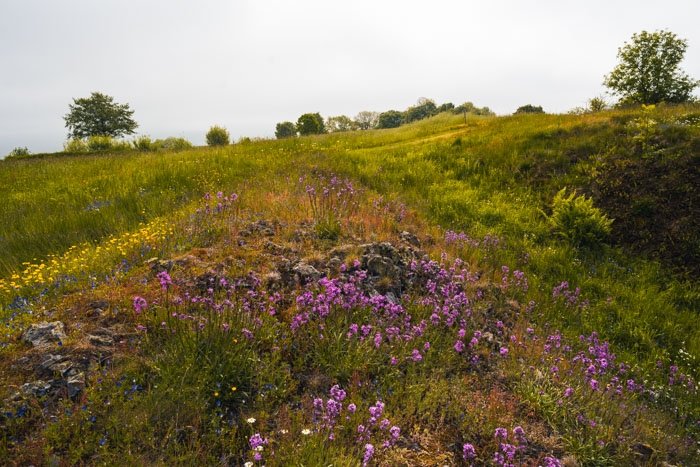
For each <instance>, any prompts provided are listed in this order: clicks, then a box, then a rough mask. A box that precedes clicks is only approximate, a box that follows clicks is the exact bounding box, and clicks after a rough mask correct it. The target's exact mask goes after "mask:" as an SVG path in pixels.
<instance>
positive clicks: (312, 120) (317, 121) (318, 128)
mask: <svg viewBox="0 0 700 467" xmlns="http://www.w3.org/2000/svg"><path fill="white" fill-rule="evenodd" d="M297 131H298V132H299V134H300V135H302V136H305V135H315V134H321V133H325V132H326V130H325V125H324V124H323V117H321V114H319V113H314V114H311V113H308V114H304V115H302V116H301V117H299V120H297Z"/></svg>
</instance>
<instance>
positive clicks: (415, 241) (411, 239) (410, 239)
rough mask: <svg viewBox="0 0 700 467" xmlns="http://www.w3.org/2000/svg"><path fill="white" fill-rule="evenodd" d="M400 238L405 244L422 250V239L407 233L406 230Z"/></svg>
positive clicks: (400, 234)
mask: <svg viewBox="0 0 700 467" xmlns="http://www.w3.org/2000/svg"><path fill="white" fill-rule="evenodd" d="M399 237H400V238H401V240H403V241H404V242H406V243H408V244H410V245H413V246H415V247H416V248H420V239H419V238H418V237H417V236H416V235H414V234H412V233H411V232H407V231H405V230H404V231H403V232H401V233H399Z"/></svg>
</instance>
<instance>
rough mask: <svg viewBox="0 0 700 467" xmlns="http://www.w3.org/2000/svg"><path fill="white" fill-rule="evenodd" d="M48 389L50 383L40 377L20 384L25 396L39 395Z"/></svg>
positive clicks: (45, 392) (42, 394)
mask: <svg viewBox="0 0 700 467" xmlns="http://www.w3.org/2000/svg"><path fill="white" fill-rule="evenodd" d="M50 390H51V383H47V382H46V381H43V380H40V379H38V380H36V381H32V382H31V383H25V384H23V385H22V394H24V395H25V396H34V397H41V396H44V395H46V394H48V393H49V391H50Z"/></svg>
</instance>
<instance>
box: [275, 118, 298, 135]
mask: <svg viewBox="0 0 700 467" xmlns="http://www.w3.org/2000/svg"><path fill="white" fill-rule="evenodd" d="M296 135H297V127H296V125H294V124H293V123H292V122H282V123H278V124H277V126H276V127H275V137H276V138H277V139H282V138H291V137H292V136H296Z"/></svg>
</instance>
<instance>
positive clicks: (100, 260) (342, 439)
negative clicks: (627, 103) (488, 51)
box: [0, 108, 700, 465]
mask: <svg viewBox="0 0 700 467" xmlns="http://www.w3.org/2000/svg"><path fill="white" fill-rule="evenodd" d="M690 110H692V109H690ZM690 110H688V109H686V110H685V111H684V110H682V109H677V108H672V109H666V110H664V109H661V110H660V111H662V112H667V113H668V114H669V115H670V114H680V115H681V116H684V115H687V114H688V112H689V111H690ZM635 117H636V114H635V113H634V111H632V110H628V111H614V112H606V113H596V114H587V115H582V116H581V115H578V116H573V115H523V116H514V117H503V118H476V117H472V118H470V119H469V120H467V122H464V120H463V118H462V117H461V116H452V115H447V114H443V115H440V116H438V117H435V118H431V119H428V120H426V121H421V122H416V123H414V124H411V125H406V126H403V127H400V128H398V129H395V130H386V131H379V130H375V131H367V132H354V133H347V134H342V135H339V134H330V135H321V136H313V137H307V138H296V139H285V140H280V141H257V142H247V141H246V142H241V143H239V144H235V145H232V146H228V147H223V148H211V149H193V150H189V151H183V152H179V153H167V154H161V153H149V154H133V153H131V154H123V155H94V156H81V157H77V156H76V157H68V156H64V157H61V158H56V159H52V158H42V159H36V160H32V159H22V160H13V161H6V162H3V163H2V167H0V169H1V171H0V182H2V184H0V187H2V188H0V190H2V191H1V192H0V199H2V200H3V201H4V202H5V204H6V205H7V206H8V209H7V210H3V213H2V216H5V217H4V218H3V219H2V223H1V224H0V225H2V226H3V228H4V229H5V231H3V232H2V233H0V237H1V238H2V241H1V242H0V252H1V253H2V256H0V257H1V258H3V259H2V274H1V275H0V299H1V300H2V304H3V319H4V320H5V324H6V327H7V329H8V331H7V332H6V335H5V336H4V339H3V348H2V350H0V356H1V357H2V360H0V364H1V365H2V367H3V369H4V370H7V371H6V372H4V373H3V374H4V376H3V380H2V381H3V387H4V388H6V390H5V393H6V394H7V399H5V400H4V402H3V403H2V405H3V409H4V410H3V415H2V416H0V429H1V430H2V439H3V441H4V443H0V444H1V445H2V447H1V448H0V459H3V461H5V462H7V463H10V464H12V463H15V464H23V463H24V464H26V463H35V464H41V463H42V462H44V463H51V462H53V463H58V464H61V463H65V464H81V463H82V464H96V463H103V464H107V465H110V464H116V463H120V464H124V463H127V464H143V465H159V464H164V463H172V462H176V463H181V464H182V463H184V464H189V463H206V464H208V465H209V464H214V463H219V464H222V465H263V464H264V465H297V464H303V465H326V464H331V463H333V464H334V465H445V464H448V465H469V464H474V465H507V464H516V465H517V464H518V463H520V464H523V465H562V464H563V463H567V464H568V465H645V464H649V465H661V463H662V462H668V463H672V464H676V465H692V464H693V462H694V459H697V449H698V445H697V443H698V441H699V438H698V436H699V433H700V427H699V425H698V422H699V421H700V404H698V398H697V381H698V377H699V376H700V373H699V367H698V361H697V355H699V354H700V333H699V332H698V321H697V308H695V306H696V304H697V296H698V291H697V286H696V285H694V284H693V283H690V282H688V281H683V280H681V279H678V278H676V277H675V276H671V275H670V274H669V273H668V270H667V269H665V267H664V266H663V265H661V264H659V263H657V262H654V261H652V260H650V259H648V258H644V257H635V256H633V255H629V254H628V253H626V252H625V250H623V249H621V248H618V247H615V246H610V245H605V244H604V243H600V244H599V245H597V246H598V248H588V247H587V246H584V245H582V244H576V242H573V243H572V242H571V241H569V240H568V239H567V238H563V237H562V236H561V235H558V234H557V232H556V231H555V230H554V229H552V227H551V225H550V221H549V218H550V217H551V214H552V212H553V210H554V209H555V206H553V200H554V199H555V197H556V194H557V193H558V192H560V191H561V190H562V189H564V188H568V189H569V190H574V189H583V188H585V187H587V185H586V180H587V179H586V177H587V176H588V175H589V174H588V173H587V170H588V168H590V167H591V166H592V165H593V162H591V158H596V157H604V156H605V155H606V154H608V152H609V151H611V150H613V148H615V147H616V146H618V145H622V144H623V143H624V144H627V143H625V142H629V143H630V144H636V141H635V140H633V136H634V135H633V134H623V135H620V134H619V132H620V126H619V125H618V124H619V122H620V121H634V118H635ZM669 118H670V117H669ZM673 118H676V119H677V118H679V117H678V116H677V115H676V116H674V117H673ZM624 128H628V127H626V126H624ZM692 131H694V130H692ZM659 144H660V143H659ZM650 147H651V146H650V145H647V146H646V147H645V152H644V157H649V151H651V149H650ZM659 147H660V146H657V150H658V148H659ZM300 180H301V182H300ZM309 188H311V189H313V193H311V192H310V191H309ZM324 189H325V190H326V191H327V193H326V192H325V191H324ZM593 205H595V197H593ZM588 207H589V208H592V206H588ZM59 212H60V213H61V214H62V216H60V217H59V216H57V215H56V213H59ZM404 231H409V232H411V233H413V234H416V235H417V236H418V237H420V240H421V242H422V243H421V247H420V250H421V251H420V253H417V252H416V253H412V254H413V255H414V256H412V258H413V259H412V260H411V261H407V262H406V264H405V266H404V267H405V268H406V271H405V272H406V277H405V278H399V277H396V276H395V275H393V274H394V273H392V272H391V270H385V271H384V276H383V277H376V278H371V277H368V268H367V265H363V264H362V261H363V257H362V253H361V251H362V248H363V247H362V246H361V245H362V244H365V243H367V242H383V241H391V242H393V244H395V245H404V246H402V247H401V248H404V250H402V251H404V252H410V251H411V250H407V249H406V246H405V240H402V238H404V237H402V235H404ZM39 239H40V241H39ZM402 242H404V243H402ZM333 248H339V249H340V250H341V251H343V252H345V253H343V255H344V256H343V257H341V258H337V259H336V260H335V261H333V260H332V259H330V258H329V256H328V255H329V250H331V249H333ZM406 254H408V253H406ZM151 258H157V259H158V260H168V261H166V263H163V265H161V266H158V265H159V264H161V263H158V262H156V263H153V262H150V263H148V264H145V261H147V260H149V259H151ZM304 261H305V262H307V263H309V264H313V265H315V266H316V267H318V268H319V269H320V270H321V273H320V277H319V279H318V280H315V281H308V282H304V281H302V280H291V279H289V278H285V275H286V274H287V273H288V272H289V270H290V268H291V266H292V265H293V264H298V263H299V262H304ZM364 261H367V259H366V258H365V259H364ZM287 263H289V264H287ZM153 264H156V266H157V267H156V269H155V270H154V269H153V267H154V266H153ZM285 265H286V266H285ZM69 278H70V279H69ZM73 278H74V279H73ZM287 280H291V282H285V281H287ZM100 298H107V301H108V308H109V311H108V313H107V315H105V316H104V317H102V318H100V319H99V322H98V323H92V322H91V321H90V319H94V318H90V319H88V318H87V316H86V315H85V311H84V310H85V309H86V308H87V307H88V305H87V303H88V302H90V301H92V300H95V299H100ZM47 316H48V317H51V318H52V319H63V320H73V321H76V320H77V321H80V322H79V323H78V324H79V326H74V331H73V332H72V334H71V337H70V339H69V340H68V341H67V342H66V345H65V346H64V348H63V349H62V350H61V349H53V350H52V351H53V352H57V353H58V352H70V351H71V349H74V350H75V351H77V349H79V348H81V347H80V345H81V344H80V342H81V332H82V331H81V329H83V330H84V329H89V328H90V327H92V326H98V325H99V326H107V325H110V326H113V325H115V324H119V325H120V326H125V327H126V328H127V329H128V333H127V337H126V338H124V339H123V342H122V343H121V344H120V346H121V347H120V348H119V350H118V351H116V350H115V351H114V353H113V354H112V355H111V356H110V357H109V358H108V359H106V360H105V359H102V360H100V359H95V360H94V361H93V363H92V365H91V366H90V368H89V370H88V371H87V372H86V386H85V389H84V390H83V391H82V393H81V394H80V396H79V397H77V398H75V399H70V398H67V397H59V398H53V399H52V398H49V397H44V398H39V399H36V398H33V397H30V396H23V395H21V394H20V396H19V398H18V399H17V398H16V399H15V400H14V401H11V400H10V399H12V396H13V395H14V394H15V393H16V392H17V391H18V389H19V388H20V387H21V384H23V383H24V382H26V381H25V380H23V379H22V378H23V377H24V378H26V377H27V375H26V372H25V373H22V372H21V371H19V370H17V369H16V368H15V369H12V367H11V365H13V364H16V363H13V362H15V361H16V360H17V358H16V356H17V355H20V354H21V353H22V352H27V351H28V349H26V345H25V344H22V343H20V342H18V339H17V337H18V335H19V333H20V332H21V331H22V330H23V329H24V328H25V327H26V325H27V324H28V323H30V322H33V321H36V320H39V319H45V318H46V317H47Z"/></svg>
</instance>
